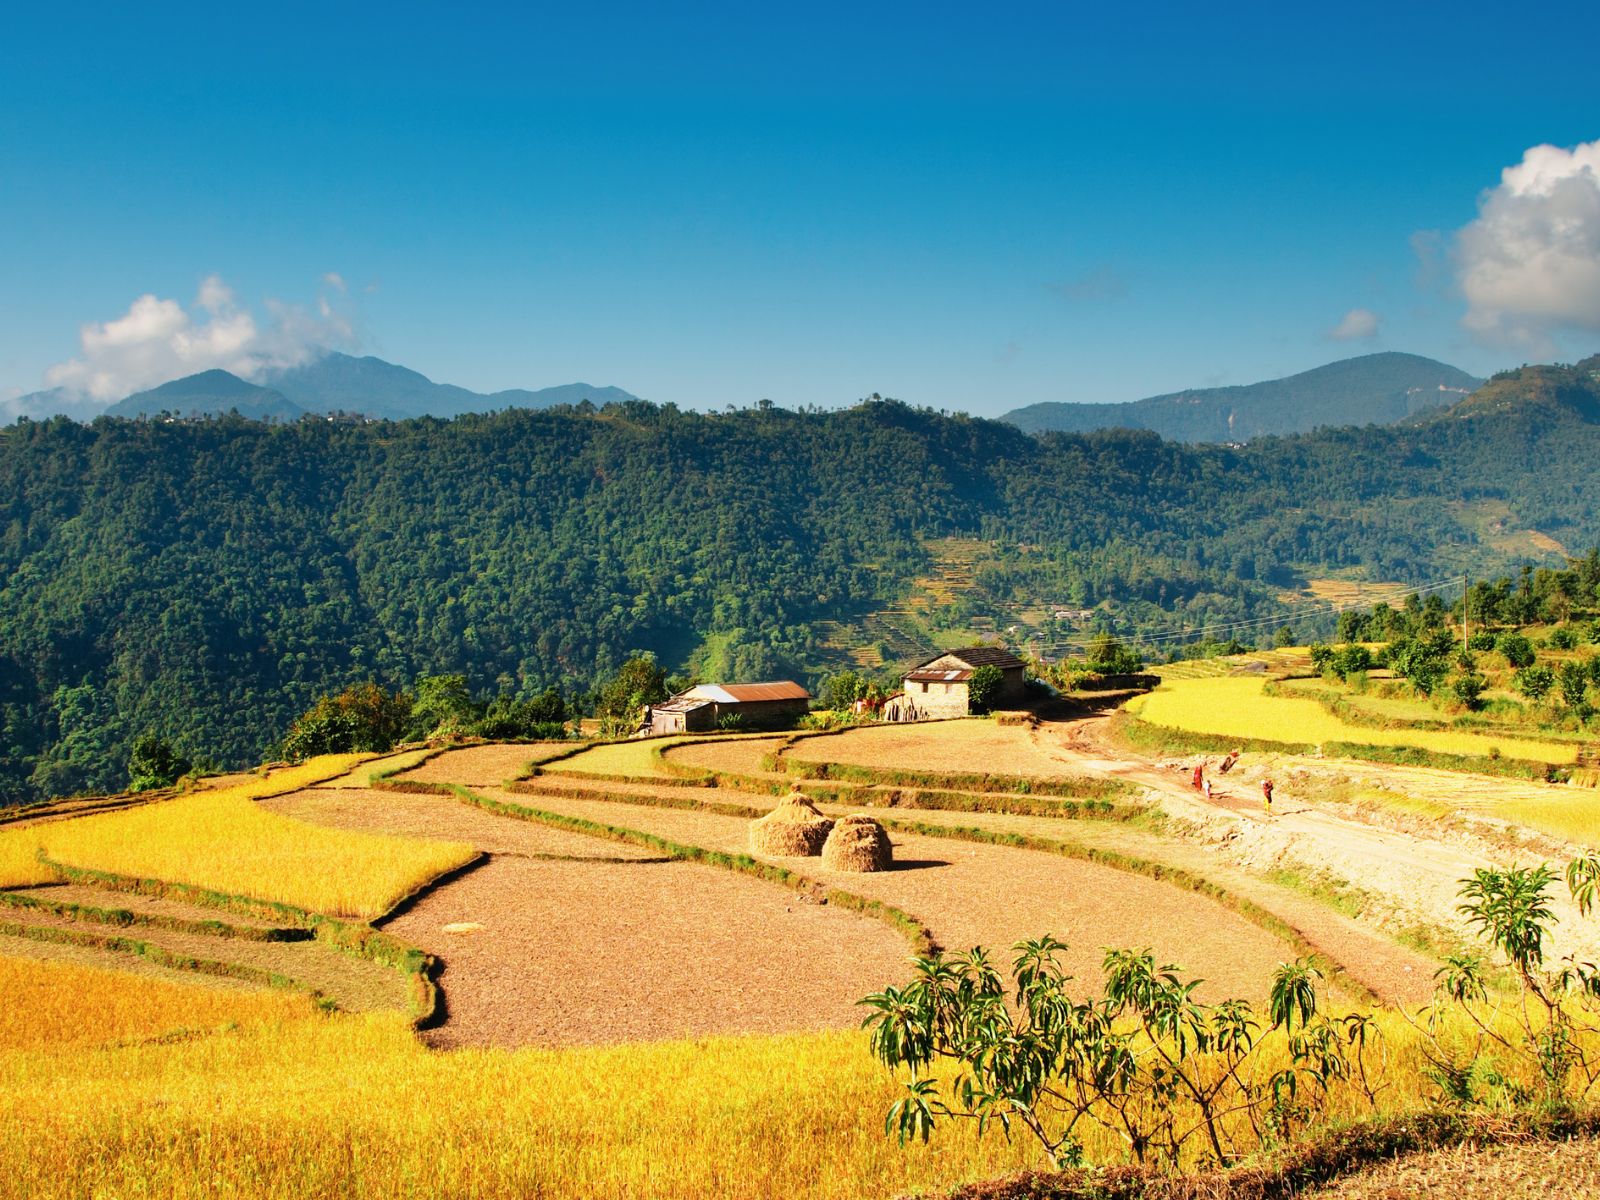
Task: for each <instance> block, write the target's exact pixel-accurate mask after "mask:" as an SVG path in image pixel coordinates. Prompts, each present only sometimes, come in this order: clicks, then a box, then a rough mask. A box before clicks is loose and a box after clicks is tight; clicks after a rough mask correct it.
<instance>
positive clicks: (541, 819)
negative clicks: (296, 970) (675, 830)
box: [438, 784, 939, 954]
mask: <svg viewBox="0 0 1600 1200" xmlns="http://www.w3.org/2000/svg"><path fill="white" fill-rule="evenodd" d="M438 786H439V793H440V794H442V795H451V796H454V797H455V798H456V799H458V800H461V801H463V802H465V803H467V804H472V805H476V806H477V807H478V808H481V809H483V810H485V811H486V812H491V813H495V814H497V815H499V816H503V817H513V818H516V819H518V820H523V821H536V822H538V823H540V824H542V825H548V826H550V827H551V828H554V829H565V830H568V831H569V832H572V833H583V834H588V835H590V836H591V837H600V838H605V839H607V840H608V841H613V842H622V843H626V844H628V845H633V846H643V847H645V848H647V849H652V850H656V851H659V852H660V853H662V854H664V855H667V856H668V857H670V858H673V859H676V860H679V861H682V862H694V863H701V864H703V865H705V866H711V867H719V868H721V869H723V870H726V871H733V872H736V873H738V874H741V875H749V876H752V877H754V878H756V879H761V880H765V881H766V882H768V883H775V884H778V885H780V886H783V887H787V888H789V889H791V890H793V891H797V892H808V893H812V894H815V895H817V896H818V897H819V898H820V899H822V900H825V901H826V902H827V903H829V904H833V905H837V906H838V907H839V908H843V909H847V910H849V911H852V912H858V913H860V914H862V915H863V916H868V917H874V918H876V919H878V920H881V921H884V922H886V923H887V924H889V925H890V926H892V927H893V928H895V929H897V930H899V931H900V933H901V934H902V935H904V936H905V938H906V940H907V941H909V942H910V943H911V945H912V948H913V949H914V950H915V951H916V953H918V954H931V953H933V952H935V951H936V950H937V949H938V948H939V947H938V945H937V943H936V942H935V941H934V939H933V934H932V933H931V932H930V931H929V929H928V927H927V926H925V925H924V924H923V923H922V922H921V921H919V920H917V918H916V917H914V916H912V915H911V914H910V913H908V912H906V911H905V910H904V909H900V908H896V907H895V906H894V905H892V904H884V903H883V902H881V901H878V900H869V899H867V898H866V897H865V896H858V895H856V894H855V893H854V892H847V891H845V890H843V889H842V888H835V887H819V886H818V885H817V883H816V881H814V880H812V879H809V878H807V877H805V876H803V875H798V874H796V873H795V872H793V871H790V870H787V869H786V868H784V867H779V866H775V865H773V864H771V863H764V862H761V861H760V860H758V859H755V858H752V857H751V856H749V855H747V854H726V853H724V852H722V851H720V850H708V849H706V848H705V847H703V846H691V845H687V844H684V843H682V842H674V841H672V840H670V839H669V838H663V837H658V836H656V835H655V834H652V833H646V832H645V831H643V830H640V829H628V828H626V827H624V826H620V825H607V824H601V823H600V822H598V821H588V820H584V819H583V818H581V817H569V816H566V815H564V814H562V813H554V812H549V811H546V810H544V809H539V808H533V807H531V806H528V805H522V804H510V803H507V802H506V801H503V800H495V799H492V798H491V797H488V796H484V795H480V794H479V793H477V792H474V791H472V790H471V789H470V788H465V787H462V786H460V785H459V784H441V785H438ZM684 807H691V805H685V806H684ZM692 807H698V805H692ZM727 807H730V808H737V809H738V811H737V812H733V813H728V812H724V813H723V815H725V816H728V815H737V816H745V815H760V813H761V810H758V809H753V808H748V807H745V806H727Z"/></svg>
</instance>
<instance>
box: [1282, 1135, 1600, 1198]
mask: <svg viewBox="0 0 1600 1200" xmlns="http://www.w3.org/2000/svg"><path fill="white" fill-rule="evenodd" d="M1306 1195H1307V1196H1308V1197H1316V1198H1317V1200H1412V1198H1414V1197H1415V1198H1418V1200H1421V1198H1423V1197H1439V1198H1441V1200H1519V1198H1526V1200H1547V1198H1548V1197H1554V1196H1595V1195H1600V1140H1597V1139H1594V1138H1578V1139H1575V1140H1573V1141H1570V1142H1511V1143H1505V1144H1500V1145H1487V1146H1472V1145H1461V1146H1452V1147H1450V1148H1449V1149H1445V1150H1435V1151H1430V1152H1429V1153H1426V1154H1411V1155H1407V1156H1405V1157H1404V1158H1399V1159H1396V1160H1395V1161H1393V1162H1389V1163H1385V1164H1383V1165H1382V1166H1380V1167H1374V1168H1373V1169H1371V1170H1368V1171H1363V1172H1361V1173H1359V1174H1356V1175H1351V1176H1349V1177H1347V1178H1345V1179H1341V1180H1339V1181H1338V1182H1336V1183H1332V1184H1329V1185H1328V1186H1327V1187H1325V1188H1321V1189H1319V1190H1317V1191H1315V1192H1308V1193H1306Z"/></svg>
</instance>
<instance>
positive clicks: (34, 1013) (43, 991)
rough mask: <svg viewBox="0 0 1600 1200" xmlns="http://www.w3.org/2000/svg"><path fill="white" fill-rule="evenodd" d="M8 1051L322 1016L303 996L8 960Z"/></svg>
mask: <svg viewBox="0 0 1600 1200" xmlns="http://www.w3.org/2000/svg"><path fill="white" fill-rule="evenodd" d="M0 995H3V996H4V997H5V998H6V1000H5V1003H4V1004H0V1052H4V1051H7V1050H31V1049H36V1048H40V1047H54V1048H64V1047H69V1046H89V1045H104V1044H106V1043H109V1042H125V1041H137V1040H142V1039H148V1038H156V1037H162V1036H164V1035H167V1034H172V1033H176V1032H179V1031H187V1032H213V1031H216V1030H218V1029H222V1028H225V1027H229V1026H238V1025H259V1024H263V1023H271V1024H274V1025H278V1024H282V1023H283V1022H286V1021H290V1020H299V1019H303V1018H309V1017H311V1016H312V1015H313V1014H314V1011H315V1010H314V1009H313V1007H312V1004H311V1002H310V1000H308V999H307V998H306V997H305V996H303V995H300V994H299V993H296V992H277V991H258V990H246V989H243V988H240V987H237V986H230V987H220V986H215V985H212V984H209V983H205V982H202V981H201V977H199V976H196V978H195V982H193V983H177V982H172V981H169V980H166V979H151V978H147V977H144V976H140V975H130V974H128V973H126V972H122V971H110V970H100V969H98V968H95V967H86V966H79V965H77V964H75V963H65V962H45V961H41V960H39V959H34V958H11V957H7V956H4V955H0Z"/></svg>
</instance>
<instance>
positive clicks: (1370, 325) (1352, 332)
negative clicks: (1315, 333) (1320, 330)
mask: <svg viewBox="0 0 1600 1200" xmlns="http://www.w3.org/2000/svg"><path fill="white" fill-rule="evenodd" d="M1382 321H1383V318H1382V317H1380V316H1378V314H1377V313H1375V312H1373V311H1372V310H1371V309H1370V308H1352V309H1351V310H1350V311H1349V312H1347V313H1345V315H1344V316H1343V317H1341V318H1340V319H1339V323H1338V324H1337V325H1335V326H1334V327H1333V328H1332V329H1330V330H1328V337H1329V338H1331V339H1332V340H1333V341H1336V342H1356V341H1366V340H1370V339H1372V338H1375V337H1377V336H1378V326H1379V325H1380V324H1381V323H1382Z"/></svg>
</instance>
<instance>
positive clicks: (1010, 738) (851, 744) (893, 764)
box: [785, 720, 1074, 778]
mask: <svg viewBox="0 0 1600 1200" xmlns="http://www.w3.org/2000/svg"><path fill="white" fill-rule="evenodd" d="M785 757H786V758H790V759H793V760H795V761H797V762H836V763H848V764H850V765H851V766H858V767H875V768H878V769H880V770H896V769H901V770H908V771H934V772H941V773H947V772H960V773H963V774H970V775H982V774H985V773H991V772H992V773H994V774H998V775H1024V776H1030V777H1033V778H1056V777H1060V776H1066V777H1071V776H1073V775H1074V772H1072V771H1071V770H1069V769H1068V768H1067V767H1066V766H1065V765H1064V764H1063V763H1061V762H1060V761H1059V760H1057V759H1056V758H1054V757H1052V756H1051V755H1050V754H1049V752H1048V751H1046V750H1044V749H1041V748H1040V746H1039V744H1038V743H1037V742H1036V741H1035V740H1034V737H1033V732H1032V730H1030V729H1029V728H1027V727H1026V726H1021V725H996V724H995V723H994V722H993V721H983V720H965V721H930V722H928V723H926V724H918V725H861V726H857V727H856V728H854V729H847V730H845V731H844V732H843V733H838V734H828V735H826V736H823V737H811V738H801V739H800V740H799V741H798V742H796V743H795V744H794V746H793V747H791V748H790V749H789V751H788V753H787V754H786V755H785Z"/></svg>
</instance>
